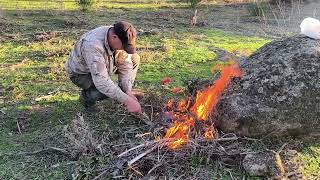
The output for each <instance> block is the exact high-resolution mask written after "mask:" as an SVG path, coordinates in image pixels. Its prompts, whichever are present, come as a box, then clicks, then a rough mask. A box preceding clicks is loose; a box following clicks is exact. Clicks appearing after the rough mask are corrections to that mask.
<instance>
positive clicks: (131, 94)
mask: <svg viewBox="0 0 320 180" xmlns="http://www.w3.org/2000/svg"><path fill="white" fill-rule="evenodd" d="M126 94H128V96H129V97H131V98H133V99H134V100H136V101H138V99H137V97H136V96H135V95H133V93H132V91H130V90H128V91H127V93H126Z"/></svg>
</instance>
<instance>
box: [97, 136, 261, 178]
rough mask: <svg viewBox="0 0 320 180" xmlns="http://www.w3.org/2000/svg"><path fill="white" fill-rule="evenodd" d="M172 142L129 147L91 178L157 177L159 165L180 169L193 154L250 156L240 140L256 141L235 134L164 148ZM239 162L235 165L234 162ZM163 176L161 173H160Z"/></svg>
mask: <svg viewBox="0 0 320 180" xmlns="http://www.w3.org/2000/svg"><path fill="white" fill-rule="evenodd" d="M173 141H175V139H161V140H151V141H145V142H144V143H142V144H138V145H135V146H132V147H131V148H129V149H127V150H126V151H124V152H122V153H120V154H119V155H118V156H117V159H115V160H114V161H113V165H108V166H107V167H105V168H103V169H101V170H100V173H99V175H98V176H96V178H95V179H99V178H101V177H104V176H106V175H110V174H112V177H113V178H114V177H123V173H121V172H126V173H128V171H129V172H131V173H132V174H131V175H130V176H131V177H145V176H146V175H151V174H152V173H154V174H156V175H157V176H159V174H161V172H160V173H159V172H156V170H158V171H161V168H159V167H161V166H163V167H169V166H170V165H176V166H177V167H179V166H181V162H182V161H184V160H185V159H186V157H190V156H191V155H192V154H195V153H203V154H205V155H206V156H207V157H208V158H216V157H220V158H221V157H227V156H228V157H234V156H243V155H245V154H247V153H252V152H251V151H250V150H248V149H245V148H242V146H241V145H240V142H242V141H256V139H250V138H240V137H238V136H236V135H235V134H225V135H223V136H221V137H220V138H216V139H212V140H208V139H205V138H195V139H190V140H189V142H188V144H186V145H184V146H183V147H182V148H180V149H176V150H172V149H169V148H168V147H167V145H168V144H169V143H171V142H173ZM237 163H239V162H237ZM163 173H165V172H163Z"/></svg>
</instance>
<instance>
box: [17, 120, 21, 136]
mask: <svg viewBox="0 0 320 180" xmlns="http://www.w3.org/2000/svg"><path fill="white" fill-rule="evenodd" d="M17 127H18V131H19V134H21V129H20V125H19V121H17Z"/></svg>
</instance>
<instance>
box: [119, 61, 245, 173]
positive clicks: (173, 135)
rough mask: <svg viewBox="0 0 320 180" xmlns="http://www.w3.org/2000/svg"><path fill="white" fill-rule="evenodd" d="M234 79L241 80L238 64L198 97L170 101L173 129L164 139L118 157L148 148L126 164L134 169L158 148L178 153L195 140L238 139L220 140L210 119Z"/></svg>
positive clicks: (168, 112)
mask: <svg viewBox="0 0 320 180" xmlns="http://www.w3.org/2000/svg"><path fill="white" fill-rule="evenodd" d="M234 77H241V70H240V68H239V67H238V65H237V64H235V63H232V64H231V65H229V66H226V67H222V68H221V75H220V77H219V79H217V80H216V81H215V82H214V83H213V84H212V85H210V86H209V87H207V88H205V89H203V90H201V91H198V92H197V94H196V96H195V97H192V96H188V97H185V98H184V99H182V100H180V101H179V102H177V101H175V100H169V101H168V102H167V103H166V104H165V113H164V114H165V117H166V118H168V119H170V120H171V127H169V128H168V129H167V130H166V133H165V135H164V137H163V138H159V136H156V139H154V140H152V141H145V142H144V143H143V144H140V145H138V146H135V147H132V148H130V149H128V150H126V151H125V152H122V153H121V154H119V155H118V157H119V158H123V157H126V156H130V154H131V155H132V153H133V152H139V151H137V150H138V149H141V148H145V149H147V150H146V151H144V152H143V153H139V154H138V155H136V156H135V157H134V158H133V159H131V160H130V161H127V165H128V166H129V167H131V168H132V165H133V164H134V163H135V162H137V161H138V160H140V159H141V158H143V157H144V156H146V155H147V154H149V153H151V152H152V151H154V150H156V149H158V150H159V149H162V148H164V147H168V148H169V149H172V150H176V149H179V148H180V147H182V146H183V145H187V144H188V142H190V141H191V139H192V141H193V142H194V140H196V139H197V140H200V141H209V140H210V141H215V142H222V141H234V140H237V139H238V137H236V136H232V137H230V136H225V135H224V136H222V137H218V133H217V131H216V129H215V128H216V127H215V124H214V121H213V119H211V118H210V114H211V113H212V112H213V111H214V107H215V106H216V104H217V102H218V100H219V97H220V96H221V94H222V93H223V91H224V90H225V89H226V88H227V86H228V85H229V83H230V82H231V80H232V78H234ZM170 81H171V79H170ZM146 123H147V122H146ZM200 141H199V142H200ZM133 154H134V153H133Z"/></svg>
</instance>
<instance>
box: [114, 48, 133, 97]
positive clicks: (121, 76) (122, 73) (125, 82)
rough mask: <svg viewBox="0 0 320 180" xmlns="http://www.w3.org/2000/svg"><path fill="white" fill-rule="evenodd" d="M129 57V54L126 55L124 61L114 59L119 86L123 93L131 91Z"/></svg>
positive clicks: (131, 65)
mask: <svg viewBox="0 0 320 180" xmlns="http://www.w3.org/2000/svg"><path fill="white" fill-rule="evenodd" d="M131 57H132V56H131V54H128V57H127V58H126V59H124V60H117V59H116V66H117V69H118V81H119V86H120V87H121V89H122V90H123V91H124V92H126V91H128V90H132V84H133V82H132V81H133V80H132V71H133V63H132V60H131Z"/></svg>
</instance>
